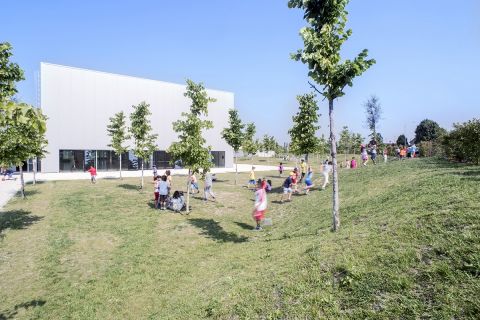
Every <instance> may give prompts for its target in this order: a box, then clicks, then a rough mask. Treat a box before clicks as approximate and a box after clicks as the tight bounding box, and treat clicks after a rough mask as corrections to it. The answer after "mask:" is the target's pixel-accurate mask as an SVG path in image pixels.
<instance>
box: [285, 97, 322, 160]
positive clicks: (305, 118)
mask: <svg viewBox="0 0 480 320" xmlns="http://www.w3.org/2000/svg"><path fill="white" fill-rule="evenodd" d="M315 98H316V95H315V94H314V93H307V94H304V95H299V96H297V101H298V103H299V110H298V112H297V113H296V114H295V115H294V116H293V117H292V120H293V127H292V128H291V129H290V130H289V131H288V133H289V134H290V139H291V142H290V151H291V152H292V153H293V154H295V155H302V154H305V155H307V157H308V154H309V153H314V152H316V151H318V148H319V138H318V137H317V136H316V133H317V130H318V129H319V128H320V126H319V125H318V118H319V115H318V105H317V101H316V100H315Z"/></svg>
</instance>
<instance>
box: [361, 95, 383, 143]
mask: <svg viewBox="0 0 480 320" xmlns="http://www.w3.org/2000/svg"><path fill="white" fill-rule="evenodd" d="M364 107H365V114H366V115H367V119H366V123H367V126H368V128H369V129H370V130H372V134H371V136H372V139H374V140H376V137H377V128H378V121H380V117H381V115H382V106H381V105H380V102H379V100H378V98H377V97H376V96H374V95H372V96H371V97H370V99H368V100H367V102H365V104H364Z"/></svg>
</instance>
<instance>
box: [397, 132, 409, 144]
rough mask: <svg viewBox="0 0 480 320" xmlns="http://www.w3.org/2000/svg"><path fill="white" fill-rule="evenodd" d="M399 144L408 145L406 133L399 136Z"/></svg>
mask: <svg viewBox="0 0 480 320" xmlns="http://www.w3.org/2000/svg"><path fill="white" fill-rule="evenodd" d="M397 146H408V139H407V137H406V136H405V135H404V134H401V135H399V136H398V138H397Z"/></svg>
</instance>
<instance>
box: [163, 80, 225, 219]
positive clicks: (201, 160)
mask: <svg viewBox="0 0 480 320" xmlns="http://www.w3.org/2000/svg"><path fill="white" fill-rule="evenodd" d="M184 96H185V97H188V98H190V100H191V101H192V104H191V105H190V112H188V113H187V112H182V117H183V119H180V120H177V121H175V122H174V123H173V130H174V131H175V132H177V133H178V141H176V142H174V143H172V145H171V146H170V148H169V149H168V152H169V153H170V154H171V155H172V159H173V160H174V161H175V160H178V159H181V160H182V163H183V166H184V167H185V168H187V169H188V182H187V213H189V210H190V183H191V179H190V177H191V175H192V174H195V173H201V174H202V176H203V177H205V174H206V173H207V172H208V171H209V170H210V168H211V167H212V166H213V163H212V155H211V153H210V151H211V149H212V148H211V147H210V146H206V143H207V141H206V140H205V138H204V137H203V135H202V132H203V130H207V129H211V128H213V123H212V121H210V120H205V119H202V118H203V117H207V116H208V104H209V103H211V102H215V101H216V99H214V98H211V97H209V96H208V94H207V91H206V90H205V87H204V86H203V84H202V83H195V82H193V81H192V80H189V79H187V91H186V92H185V93H184Z"/></svg>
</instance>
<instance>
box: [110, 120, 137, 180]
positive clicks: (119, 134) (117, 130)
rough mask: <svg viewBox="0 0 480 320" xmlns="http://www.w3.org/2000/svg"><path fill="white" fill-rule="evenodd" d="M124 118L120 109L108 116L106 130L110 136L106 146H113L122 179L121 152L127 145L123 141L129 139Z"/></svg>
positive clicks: (125, 149) (124, 150)
mask: <svg viewBox="0 0 480 320" xmlns="http://www.w3.org/2000/svg"><path fill="white" fill-rule="evenodd" d="M125 120H126V117H125V114H124V113H123V111H120V112H117V113H116V114H115V115H114V116H113V117H111V118H110V124H109V125H107V132H108V135H109V136H110V137H111V143H110V144H109V145H108V146H109V147H112V148H113V150H114V151H115V153H116V154H117V155H118V158H119V160H120V165H119V167H120V168H119V170H120V179H123V178H122V154H123V153H124V152H127V151H128V146H127V145H125V141H126V140H127V139H130V136H129V135H128V129H127V125H126V122H125ZM142 164H143V162H142ZM142 185H143V184H142Z"/></svg>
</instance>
